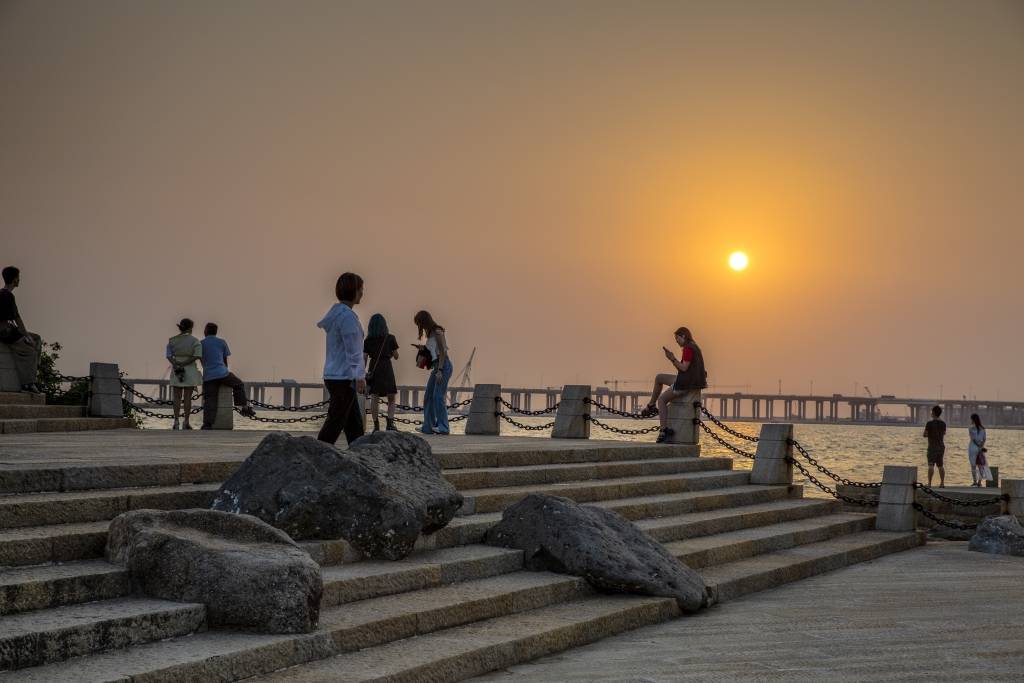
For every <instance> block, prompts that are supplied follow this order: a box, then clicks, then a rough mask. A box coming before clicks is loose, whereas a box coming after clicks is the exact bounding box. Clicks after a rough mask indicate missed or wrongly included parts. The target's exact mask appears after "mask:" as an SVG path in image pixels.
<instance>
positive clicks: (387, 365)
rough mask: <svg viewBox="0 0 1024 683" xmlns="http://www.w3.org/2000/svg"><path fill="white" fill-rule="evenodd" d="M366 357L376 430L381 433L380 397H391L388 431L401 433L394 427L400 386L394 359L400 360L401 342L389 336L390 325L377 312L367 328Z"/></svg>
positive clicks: (374, 429) (367, 377)
mask: <svg viewBox="0 0 1024 683" xmlns="http://www.w3.org/2000/svg"><path fill="white" fill-rule="evenodd" d="M363 357H364V359H365V360H366V361H367V362H368V365H367V368H366V388H367V393H369V394H370V397H371V398H370V415H371V417H373V431H375V432H379V431H380V418H379V415H378V413H379V410H380V397H381V396H387V397H388V418H387V420H388V421H387V430H388V431H389V432H394V431H398V428H397V427H395V400H396V398H397V396H398V386H397V385H396V383H395V368H394V366H393V365H392V364H391V361H392V359H394V360H398V340H397V339H395V336H394V335H393V334H389V333H388V322H387V320H385V319H384V316H383V315H381V314H380V313H374V314H373V316H372V317H371V318H370V324H369V325H367V326H366V341H365V342H363Z"/></svg>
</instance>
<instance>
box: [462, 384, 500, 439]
mask: <svg viewBox="0 0 1024 683" xmlns="http://www.w3.org/2000/svg"><path fill="white" fill-rule="evenodd" d="M500 396H501V385H500V384H477V385H475V386H474V387H473V402H472V403H470V404H469V418H468V419H467V420H466V434H482V435H493V436H496V435H498V434H500V433H501V418H499V417H498V416H497V415H495V413H497V412H498V408H499V404H498V398H499V397H500Z"/></svg>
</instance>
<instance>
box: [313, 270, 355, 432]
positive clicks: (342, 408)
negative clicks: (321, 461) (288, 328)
mask: <svg viewBox="0 0 1024 683" xmlns="http://www.w3.org/2000/svg"><path fill="white" fill-rule="evenodd" d="M334 293H335V295H336V296H337V297H338V303H336V304H334V305H333V306H331V309H330V310H329V311H327V315H325V316H324V318H323V320H321V321H320V322H318V323H317V324H316V325H317V327H319V328H320V329H322V330H323V331H324V332H325V333H326V334H327V360H326V361H325V363H324V386H325V387H327V391H328V393H329V395H330V397H331V400H330V405H329V407H328V408H327V419H325V420H324V426H323V427H321V428H320V434H319V435H318V436H317V438H318V439H319V440H320V441H324V442H326V443H329V444H332V445H333V444H334V443H335V442H336V441H337V440H338V437H339V436H340V435H341V432H342V430H344V432H345V439H347V440H348V443H349V444H351V443H352V442H353V441H355V440H356V439H358V438H359V437H361V436H362V435H363V433H364V427H363V423H364V420H363V414H362V410H361V409H360V406H359V400H358V398H357V395H358V394H362V393H365V392H366V365H365V364H364V363H363V337H364V333H363V325H362V323H360V322H359V316H358V315H356V312H355V311H353V310H352V308H353V307H354V306H355V305H356V304H358V303H359V302H360V300H362V298H363V278H361V277H359V276H358V275H356V274H355V273H343V274H342V275H341V277H339V278H338V282H337V284H335V286H334Z"/></svg>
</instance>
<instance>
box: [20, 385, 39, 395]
mask: <svg viewBox="0 0 1024 683" xmlns="http://www.w3.org/2000/svg"><path fill="white" fill-rule="evenodd" d="M21 390H22V391H27V392H28V393H30V394H41V393H43V390H42V389H40V388H39V387H38V386H37V385H35V384H22V385H21Z"/></svg>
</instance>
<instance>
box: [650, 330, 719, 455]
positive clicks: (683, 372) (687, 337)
mask: <svg viewBox="0 0 1024 683" xmlns="http://www.w3.org/2000/svg"><path fill="white" fill-rule="evenodd" d="M675 336H676V343H677V344H679V348H680V354H679V355H680V357H679V358H676V355H675V354H674V353H672V351H671V350H669V349H667V348H665V347H664V346H663V347H661V348H662V349H663V350H664V351H665V358H666V359H668V361H669V362H670V363H672V367H674V368H675V369H676V375H675V377H673V376H672V375H671V374H669V373H662V374H659V375H657V376H656V377H655V378H654V390H653V392H652V393H651V400H650V402H649V403H648V404H647V407H646V408H644V412H645V413H646V414H648V415H653V414H654V412H655V409H657V414H658V420H659V421H660V422H661V431H660V432H659V433H658V443H662V442H663V441H665V440H666V439H668V438H669V437H670V436H672V435H673V433H674V432H673V430H672V429H669V426H668V404H669V403H670V402H672V401H674V400H675V399H677V398H680V397H682V396H683V395H684V394H687V393H689V392H691V391H695V390H698V389H706V388H707V386H708V373H707V370H706V369H705V367H704V354H703V353H701V350H700V347H699V346H697V342H695V341H694V340H693V334H691V333H690V330H689V328H687V327H680V328H679V329H678V330H676V335H675ZM665 386H668V387H669V388H668V389H665V390H664V391H662V389H663V388H664V387H665Z"/></svg>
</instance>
